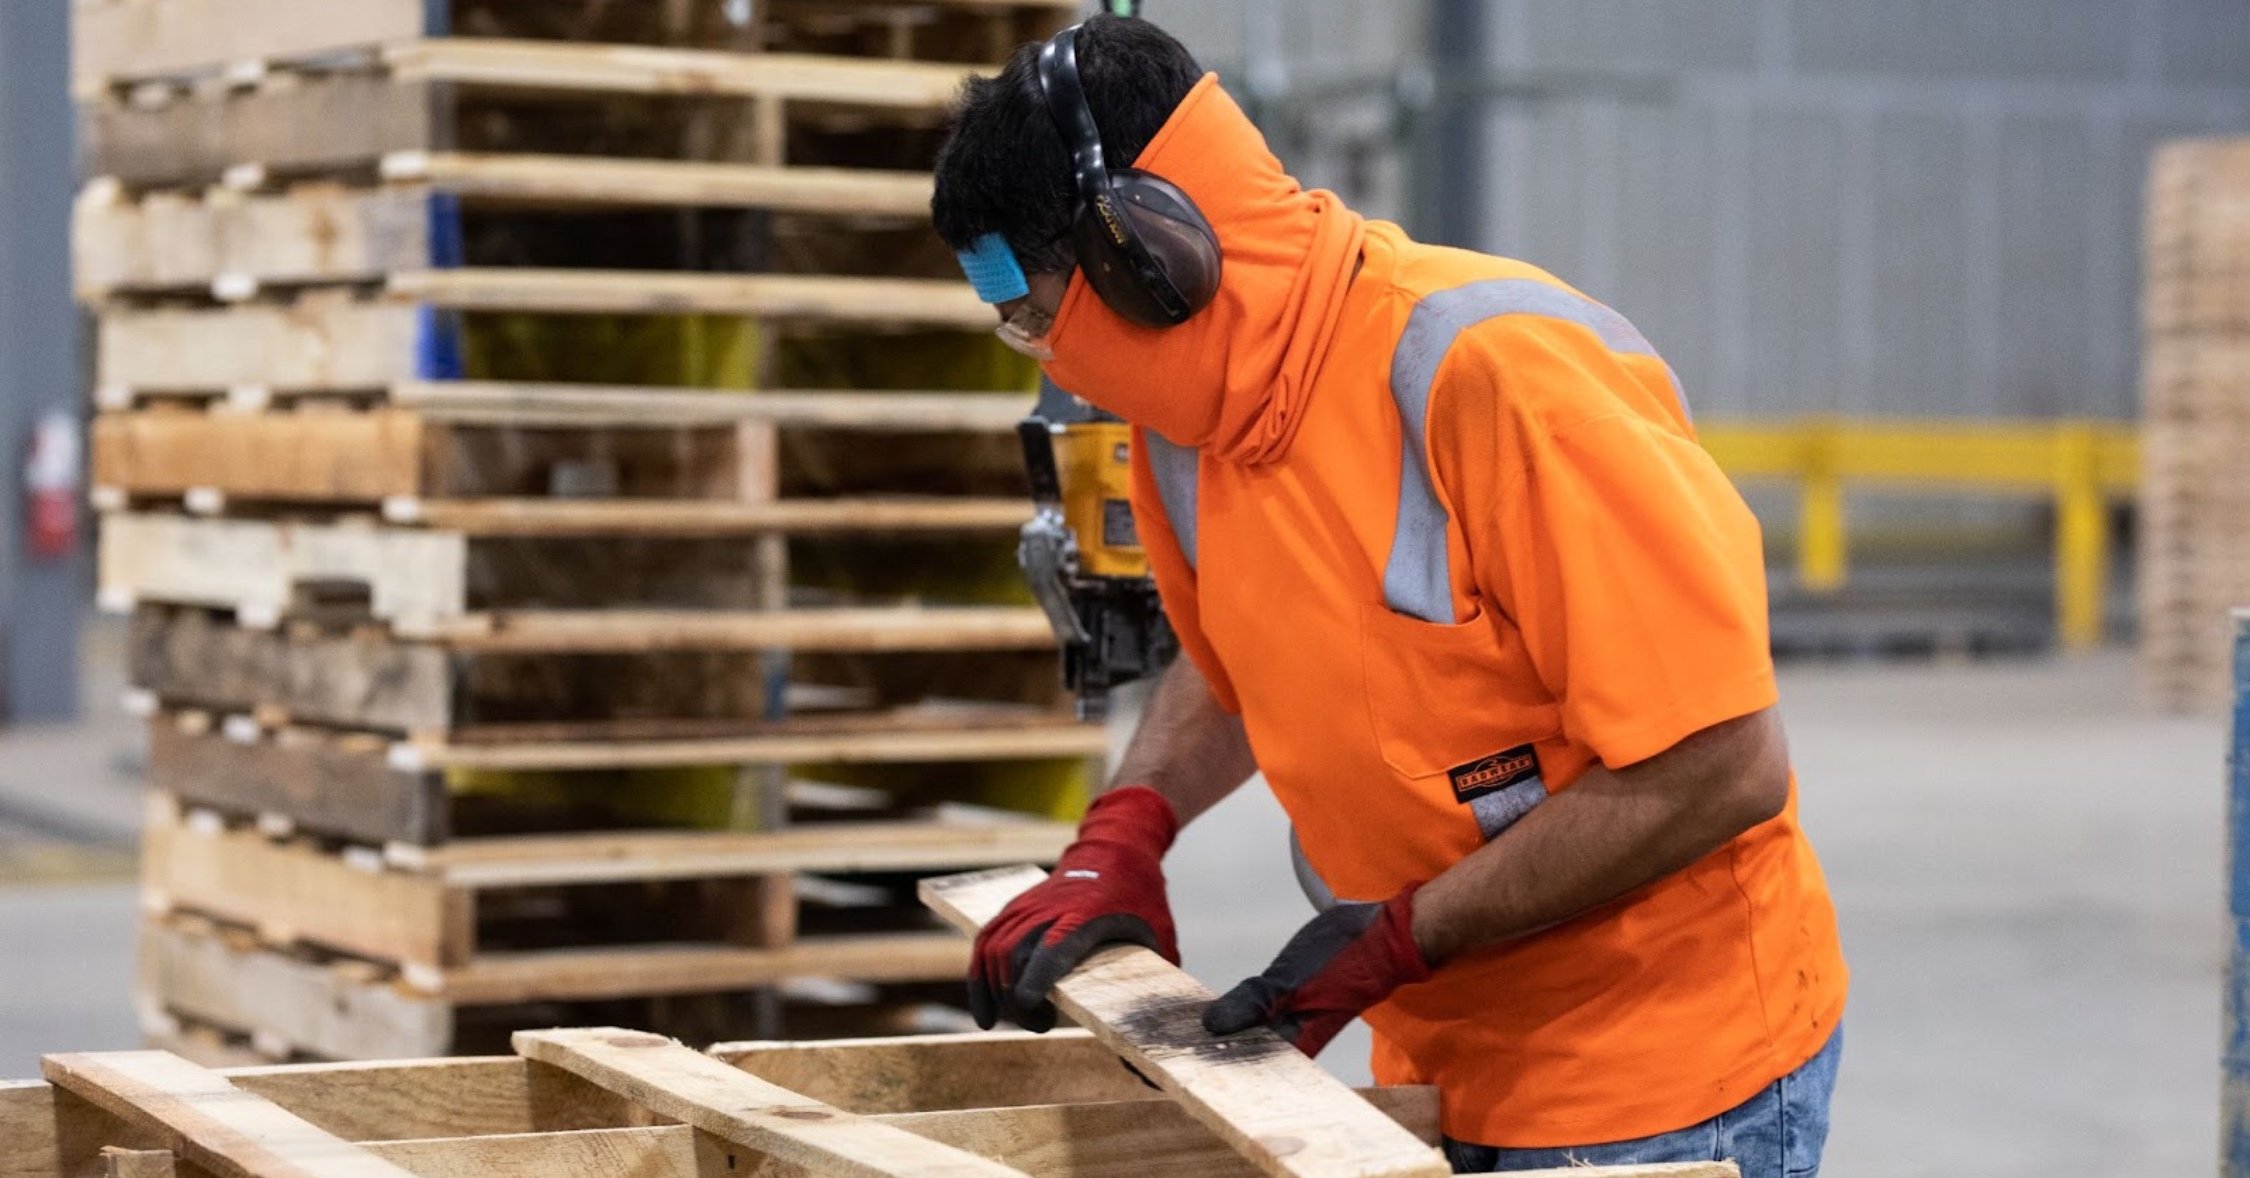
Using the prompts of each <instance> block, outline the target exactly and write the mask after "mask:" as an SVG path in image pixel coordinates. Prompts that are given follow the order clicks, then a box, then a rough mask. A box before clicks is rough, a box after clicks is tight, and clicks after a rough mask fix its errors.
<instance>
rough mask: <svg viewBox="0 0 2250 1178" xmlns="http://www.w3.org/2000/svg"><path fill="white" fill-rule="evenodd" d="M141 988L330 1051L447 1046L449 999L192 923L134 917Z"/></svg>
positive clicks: (194, 1013) (234, 1024) (376, 1054)
mask: <svg viewBox="0 0 2250 1178" xmlns="http://www.w3.org/2000/svg"><path fill="white" fill-rule="evenodd" d="M140 969H141V976H142V978H143V980H144V983H145V985H146V987H147V989H146V991H145V993H146V995H147V996H149V997H152V998H154V999H156V1000H159V1001H161V1002H162V1004H163V1006H164V1008H165V1009H166V1010H167V1011H170V1012H174V1013H179V1014H185V1015H187V1016H189V1017H192V1018H195V1019H197V1020H199V1021H202V1022H206V1023H212V1024H216V1025H218V1026H221V1027H227V1028H231V1029H234V1030H237V1031H241V1032H244V1033H248V1032H252V1031H255V1032H257V1033H258V1034H259V1036H260V1037H261V1040H278V1041H279V1042H281V1043H284V1044H286V1045H288V1046H289V1047H290V1048H292V1049H294V1050H298V1051H303V1052H306V1053H308V1054H311V1055H319V1056H328V1057H330V1058H334V1059H414V1058H420V1057H423V1056H434V1055H444V1054H447V1053H448V1052H450V1051H452V1050H453V1031H454V1027H453V1007H452V1005H451V1004H449V1003H445V1002H438V1001H433V1000H431V999H430V998H428V997H426V996H417V995H414V994H411V993H409V992H407V991H405V990H403V989H401V988H400V987H398V986H396V985H394V984H392V983H391V982H390V981H388V980H385V979H384V978H382V977H381V976H379V975H378V974H377V973H375V972H373V971H370V970H366V969H360V968H355V966H354V965H353V964H352V963H338V964H327V965H323V964H317V963H314V962H311V961H306V960H303V959H300V958H297V957H292V956H289V955H287V954H284V953H277V952H273V951H271V950H267V949H260V948H247V947H242V946H238V945H235V944H232V943H230V942H229V941H228V939H227V938H226V937H224V936H221V935H219V934H218V933H217V932H216V931H214V930H212V929H210V928H209V927H208V926H202V927H198V926H197V924H196V922H191V921H183V920H169V921H168V920H161V919H152V920H149V921H147V922H145V923H143V924H142V926H141V933H140Z"/></svg>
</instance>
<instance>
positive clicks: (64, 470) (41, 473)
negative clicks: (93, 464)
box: [23, 411, 83, 560]
mask: <svg viewBox="0 0 2250 1178" xmlns="http://www.w3.org/2000/svg"><path fill="white" fill-rule="evenodd" d="M81 453H82V447H81V445H80V442H79V438H78V422H77V420H76V419H75V418H73V417H72V416H71V415H70V414H68V413H64V412H61V411H56V412H53V413H49V414H47V415H46V416H45V417H42V418H40V419H39V424H38V425H36V426H34V427H32V431H31V452H30V454H29V455H28V456H27V457H26V458H25V460H24V467H23V489H24V528H25V532H26V538H27V541H28V544H29V547H30V549H31V554H32V555H33V556H35V557H38V558H40V559H43V560H60V559H62V558H64V557H67V556H69V555H70V554H71V553H72V552H73V551H75V550H76V549H77V547H78V497H79V482H80V476H81V470H82V465H83V464H82V462H81V460H80V459H81Z"/></svg>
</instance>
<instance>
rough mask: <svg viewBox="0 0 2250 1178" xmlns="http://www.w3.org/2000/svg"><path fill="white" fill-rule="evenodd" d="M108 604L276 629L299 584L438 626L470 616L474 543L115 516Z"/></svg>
mask: <svg viewBox="0 0 2250 1178" xmlns="http://www.w3.org/2000/svg"><path fill="white" fill-rule="evenodd" d="M97 563H98V565H99V580H100V594H101V600H102V601H103V603H104V604H106V605H109V606H111V607H112V608H122V607H128V606H130V605H132V604H133V603H135V602H140V601H161V602H169V603H172V604H175V605H200V606H209V607H213V608H219V609H231V610H234V611H236V612H237V613H238V614H240V615H243V616H245V617H247V618H250V619H251V620H253V621H260V622H271V621H273V620H276V619H279V618H281V617H283V616H284V615H286V614H288V613H290V612H291V611H292V609H293V608H294V607H295V606H296V605H297V604H298V601H297V599H298V595H299V591H300V589H301V588H302V587H306V586H330V585H349V586H356V587H359V588H360V589H361V590H362V591H364V593H365V594H366V598H367V611H368V613H369V615H370V616H372V617H374V618H377V619H382V620H387V621H397V622H409V623H412V622H420V623H436V622H440V621H444V620H447V619H451V618H458V617H460V616H462V615H463V614H465V613H467V612H469V608H470V605H469V544H468V541H467V540H466V539H465V538H463V537H461V536H458V535H449V534H446V533H442V532H425V531H419V530H413V529H405V528H372V527H360V526H352V525H330V524H299V523H276V522H267V521H263V520H243V519H189V518H186V517H182V516H171V515H154V514H139V513H132V512H123V513H113V514H110V515H108V516H105V517H104V518H103V520H102V528H101V539H100V544H99V556H98V561H97Z"/></svg>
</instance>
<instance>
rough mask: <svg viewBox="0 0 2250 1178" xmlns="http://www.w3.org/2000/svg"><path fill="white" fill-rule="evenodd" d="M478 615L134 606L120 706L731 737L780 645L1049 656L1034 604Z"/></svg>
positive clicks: (301, 721) (823, 703)
mask: <svg viewBox="0 0 2250 1178" xmlns="http://www.w3.org/2000/svg"><path fill="white" fill-rule="evenodd" d="M482 622H483V623H484V624H480V625H476V626H473V627H471V626H462V627H459V628H456V629H454V630H452V631H450V632H448V633H447V634H446V635H444V636H443V637H442V638H435V639H428V640H415V639H409V638H402V637H400V636H398V635H397V634H395V633H393V632H392V631H390V630H388V629H386V628H383V627H380V626H368V625H359V626H337V627H324V626H319V625H312V624H304V623H298V624H290V625H285V626H281V627H277V628H273V629H251V628H246V627H242V626H236V625H231V624H229V623H227V622H226V621H224V620H222V619H221V618H220V617H219V616H218V615H215V614H213V613H210V612H208V611H205V610H200V609H178V608H168V607H160V606H154V605H143V606H142V607H141V608H139V609H137V610H135V611H134V613H133V615H132V618H131V620H130V624H129V628H128V632H127V638H126V663H127V667H126V670H127V679H128V681H129V682H130V683H132V684H133V687H134V692H135V694H134V695H133V697H132V698H131V699H130V701H129V706H130V707H132V708H133V709H135V710H137V711H140V712H143V713H148V714H153V713H154V712H156V711H157V710H159V709H165V710H170V711H173V712H175V713H218V714H220V715H237V716H246V717H249V718H250V719H251V720H252V721H254V722H255V725H256V727H257V728H259V729H265V730H281V729H288V728H292V727H297V726H302V725H308V724H309V725H331V726H337V727H342V728H348V729H352V730H355V731H362V732H370V733H382V734H388V735H390V736H391V737H393V738H397V737H403V736H409V735H413V736H420V737H427V738H432V739H439V740H458V741H462V742H465V743H490V739H489V736H488V735H485V734H480V731H479V730H480V729H483V730H484V732H485V733H486V734H489V735H504V734H506V733H507V732H509V731H511V730H512V731H514V732H515V733H516V734H517V735H519V736H520V735H521V733H522V732H523V728H522V725H525V724H528V723H534V722H536V723H540V724H542V725H544V726H545V728H546V731H547V732H549V733H550V734H560V735H559V736H557V738H568V736H569V734H570V733H572V732H574V731H575V732H578V733H579V734H580V735H582V736H583V737H585V738H595V739H608V738H615V737H618V736H621V735H629V734H630V732H631V730H632V729H634V728H635V727H637V728H638V730H639V731H640V733H641V734H642V735H644V736H646V735H649V734H651V733H670V734H671V735H674V736H681V735H695V734H697V733H701V734H703V735H712V734H725V733H727V732H728V731H729V730H732V731H733V732H734V733H735V734H737V735H739V734H741V733H742V732H743V731H745V730H746V728H745V725H748V724H752V723H754V722H762V721H765V720H766V719H768V718H769V717H770V716H771V715H772V710H773V705H774V703H775V700H774V698H773V692H772V690H771V689H770V686H769V683H768V678H769V675H770V672H771V670H772V668H771V667H770V666H769V665H768V662H767V658H768V656H769V655H770V654H771V653H772V652H776V651H796V652H812V651H828V652H849V653H853V654H858V655H862V656H866V658H867V659H868V660H869V661H870V662H871V663H872V662H874V661H877V660H880V659H883V658H886V657H895V656H902V655H912V654H916V653H930V652H951V653H966V652H978V653H979V654H980V655H981V657H982V658H984V659H986V660H990V661H996V662H998V661H1005V662H1007V663H1009V664H1020V665H1023V666H1026V667H1030V666H1033V665H1034V664H1036V665H1039V666H1046V665H1048V664H1051V662H1052V659H1053V655H1052V654H1051V653H1050V648H1051V646H1052V639H1051V636H1050V631H1049V630H1048V629H1047V623H1046V621H1045V616H1044V615H1043V614H1041V613H1039V611H1037V610H1036V609H1033V608H1030V607H1022V606H967V607H959V608H950V609H948V608H930V609H923V608H918V607H912V608H902V609H891V608H885V609H823V610H787V611H767V612H745V613H717V612H713V613H669V612H659V613H636V612H630V611H623V610H605V611H589V612H584V613H543V612H542V613H519V614H502V615H496V616H487V617H486V618H484V619H482ZM1050 669H1051V668H1050ZM1027 678H1028V672H1027ZM800 694H802V695H803V697H802V698H792V697H791V695H790V693H789V692H787V691H786V690H785V691H784V695H783V698H782V700H781V702H782V703H783V704H785V705H787V706H789V707H791V708H792V709H793V710H810V711H814V712H820V711H830V712H833V711H838V710H844V709H846V708H865V707H869V706H874V703H875V701H874V700H873V698H872V697H868V696H863V695H858V694H855V693H852V692H850V691H848V690H846V689H844V688H843V687H842V686H841V685H837V686H836V687H834V688H833V689H821V688H819V687H818V686H817V685H815V686H814V687H811V688H807V689H806V693H800ZM995 702H1006V701H1005V700H996V701H995ZM193 724H194V728H195V729H199V730H209V729H210V728H212V727H215V725H213V724H211V723H207V722H204V721H200V720H199V721H195V722H193Z"/></svg>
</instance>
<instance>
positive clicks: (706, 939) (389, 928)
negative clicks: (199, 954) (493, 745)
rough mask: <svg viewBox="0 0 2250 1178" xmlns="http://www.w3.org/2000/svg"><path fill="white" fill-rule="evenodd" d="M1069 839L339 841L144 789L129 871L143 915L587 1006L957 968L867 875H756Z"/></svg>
mask: <svg viewBox="0 0 2250 1178" xmlns="http://www.w3.org/2000/svg"><path fill="white" fill-rule="evenodd" d="M1070 835H1071V830H1070V827H1069V826H1068V825H1067V824H1064V823H1056V822H1046V821H1039V820H1034V819H1023V818H1015V819H1006V820H986V821H976V822H962V821H951V820H943V819H941V820H937V821H930V820H923V821H915V822H849V823H828V824H821V825H808V826H801V827H792V828H787V829H783V830H776V831H771V832H730V831H642V832H596V833H586V834H575V835H546V836H535V837H521V838H502V839H483V840H469V841H465V842H462V843H459V844H454V845H449V846H446V847H440V848H422V847H404V846H394V847H391V848H389V849H388V850H387V851H377V850H373V849H367V848H358V849H355V848H352V847H350V846H346V847H344V848H342V849H340V850H337V849H330V847H328V846H327V845H323V844H318V843H314V842H311V841H308V840H303V839H296V840H275V839H272V838H269V837H267V836H266V835H265V834H263V833H261V832H259V831H257V830H255V829H251V828H248V827H229V826H228V825H226V824H225V822H224V821H223V820H221V819H219V818H218V817H217V816H216V815H212V814H208V813H205V812H186V811H182V810H181V809H180V808H179V807H178V806H177V805H176V804H175V803H174V802H172V801H171V800H170V799H169V798H167V797H165V796H164V795H161V794H159V795H155V796H154V798H153V800H152V802H151V806H150V817H149V822H148V825H147V828H146V830H145V833H144V849H143V884H144V888H145V889H146V891H145V896H146V906H147V907H148V908H149V910H150V911H151V912H155V913H159V914H171V913H188V914H193V915H196V916H200V917H203V918H206V919H209V920H215V921H222V922H225V923H227V924H231V925H236V926H239V927H242V928H245V929H249V930H252V931H253V932H254V933H255V934H256V935H257V936H258V937H259V938H260V939H262V940H263V941H265V942H267V943H270V944H275V945H297V944H302V945H305V946H311V947H314V948H317V949H319V950H321V951H324V952H326V953H330V954H336V955H343V956H349V957H353V958H357V959H360V960H362V961H365V962H370V963H373V964H374V965H375V966H378V967H381V968H382V969H385V970H388V971H390V972H392V973H395V975H396V977H397V978H398V979H399V980H400V982H401V983H403V984H404V985H405V986H406V987H408V988H410V989H412V990H414V991H415V992H417V993H420V994H423V995H427V996H435V997H442V998H444V999H445V1000H446V1001H448V1002H450V1003H454V1004H464V1003H466V1004H493V1003H509V1002H529V1001H535V1000H572V999H578V1000H583V999H598V998H618V997H628V996H635V995H650V994H663V993H705V992H713V991H724V990H739V989H747V988H751V987H757V986H766V985H772V984H774V983H775V982H777V981H779V980H781V979H784V978H789V977H802V976H836V977H849V978H854V979H858V980H862V981H919V980H945V979H951V978H954V977H957V976H959V973H960V971H962V970H963V969H965V968H966V966H967V955H966V946H965V945H963V944H962V943H961V942H959V941H958V940H957V939H955V938H952V937H949V936H945V935H942V934H933V933H932V932H930V931H927V930H928V926H927V925H926V923H924V922H922V921H918V920H915V919H913V918H911V917H901V916H900V915H899V912H900V909H899V908H898V906H897V905H895V904H893V903H890V902H889V901H888V900H887V896H888V891H887V889H885V888H884V887H882V886H880V885H877V884H869V883H861V884H857V885H851V886H841V887H837V888H824V887H822V886H819V885H808V887H807V888H806V889H804V890H803V892H802V894H801V895H798V894H792V893H791V892H789V891H788V890H787V889H783V892H782V895H781V897H780V901H779V902H773V900H772V898H771V897H768V896H765V895H764V894H762V892H761V889H763V888H764V887H765V886H766V881H767V880H769V879H771V878H774V877H784V876H786V875H787V874H788V873H792V872H826V873H839V874H846V875H854V874H856V875H866V874H867V873H888V874H891V875H896V874H898V873H901V872H913V871H917V870H926V869H931V868H945V867H949V866H961V865H968V864H977V863H993V862H1005V861H1009V860H1013V859H1023V858H1033V859H1041V860H1051V859H1052V858H1053V857H1054V855H1056V854H1057V853H1059V852H1060V850H1061V849H1062V847H1063V846H1064V845H1065V844H1066V843H1067V842H1068V841H1069V839H1070ZM839 905H841V906H839ZM870 924H872V925H873V926H874V927H872V928H871V927H869V926H870Z"/></svg>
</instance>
